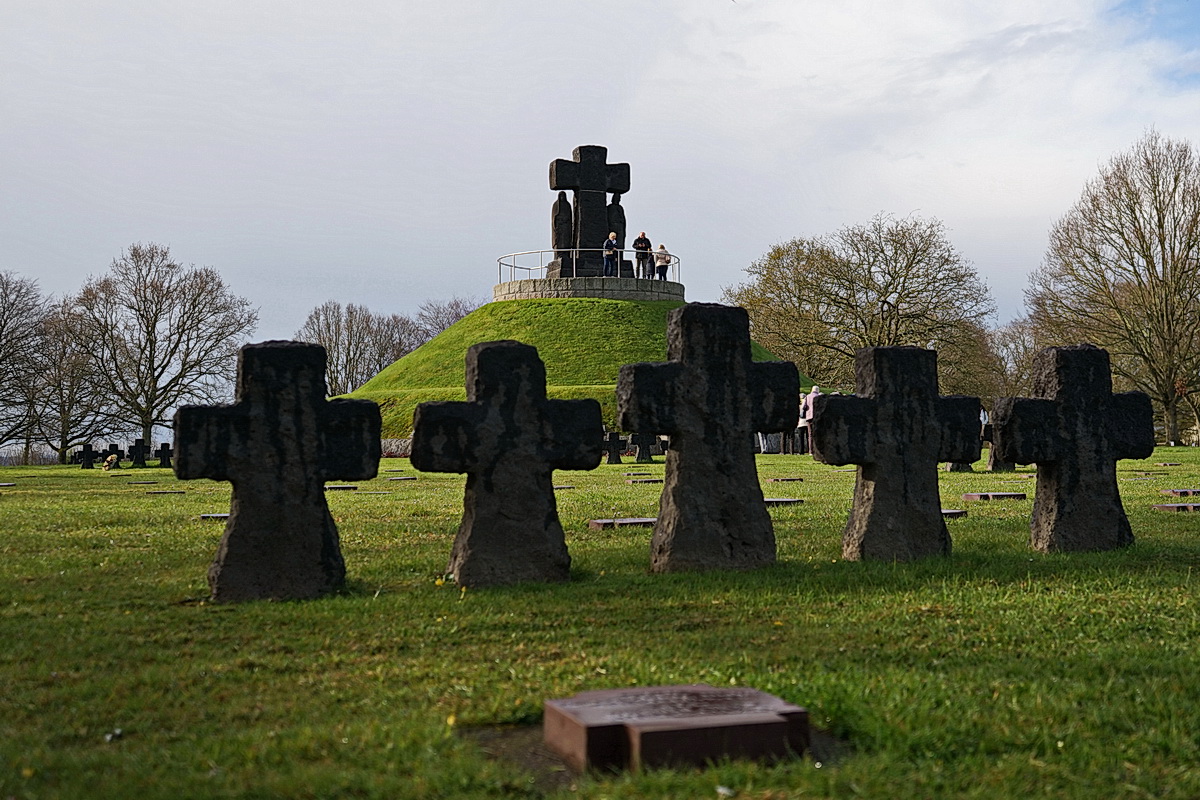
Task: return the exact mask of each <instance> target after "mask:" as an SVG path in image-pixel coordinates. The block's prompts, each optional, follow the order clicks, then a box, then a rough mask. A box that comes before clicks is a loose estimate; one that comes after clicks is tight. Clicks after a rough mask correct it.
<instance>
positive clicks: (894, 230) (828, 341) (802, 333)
mask: <svg viewBox="0 0 1200 800" xmlns="http://www.w3.org/2000/svg"><path fill="white" fill-rule="evenodd" d="M746 272H747V273H748V274H749V275H750V276H751V278H752V279H751V280H750V281H749V282H748V283H744V284H741V285H739V286H736V287H732V288H726V289H725V292H724V299H725V301H726V302H730V303H734V304H737V305H740V306H743V307H744V308H746V310H747V311H748V312H749V313H750V324H751V329H752V332H753V335H754V338H755V340H756V341H758V342H759V343H760V344H762V345H763V346H765V347H767V348H768V349H769V350H771V351H772V352H774V353H775V354H776V355H778V356H780V357H781V358H786V359H789V360H791V361H794V362H795V363H796V365H797V367H799V369H800V371H801V372H804V373H805V374H806V375H808V376H809V377H811V378H812V379H813V380H815V381H817V382H818V383H820V384H821V385H823V386H824V385H830V386H840V387H852V386H853V385H854V353H855V351H856V350H858V349H859V348H862V347H872V346H892V345H901V344H910V345H917V346H921V347H934V348H936V349H938V350H939V354H940V356H939V370H940V373H941V378H942V381H943V385H944V388H946V389H947V390H948V391H964V390H966V389H967V388H970V387H968V386H964V385H960V384H963V383H971V382H973V381H976V379H977V377H978V376H977V375H976V376H975V377H968V376H969V375H974V374H975V372H974V367H973V365H971V364H970V360H971V359H973V358H976V359H977V358H979V357H980V355H979V354H980V353H982V352H984V351H985V350H986V348H984V342H985V339H986V337H985V336H984V335H983V330H984V323H985V321H986V320H987V319H988V318H989V317H990V316H991V315H992V314H993V313H994V309H995V306H994V303H993V301H992V298H991V295H990V294H989V292H988V289H987V286H986V285H985V284H984V283H983V281H982V280H980V278H979V276H978V274H977V273H976V272H975V269H974V268H973V267H972V266H971V264H970V263H969V262H968V261H967V260H966V259H964V258H963V257H962V256H961V255H960V254H959V253H958V251H957V250H955V249H954V246H953V245H952V244H951V243H950V241H949V240H948V238H947V237H946V231H945V227H944V226H943V225H942V223H941V222H940V221H938V220H925V219H919V218H915V217H909V218H905V219H899V220H898V219H895V218H894V217H891V216H889V215H884V214H880V215H877V216H876V217H874V218H873V219H872V220H871V221H870V222H868V223H866V224H863V225H852V226H849V227H846V228H843V229H841V230H840V231H837V232H836V233H834V234H831V235H827V236H821V237H815V238H800V239H793V240H791V241H789V242H785V243H783V244H779V245H776V246H775V247H772V248H771V250H769V251H768V252H767V254H766V255H765V256H764V257H763V258H761V259H759V260H758V261H755V262H754V263H753V264H751V265H750V266H749V267H748V268H747V269H746ZM981 348H983V349H981Z"/></svg>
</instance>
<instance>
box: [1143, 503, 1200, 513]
mask: <svg viewBox="0 0 1200 800" xmlns="http://www.w3.org/2000/svg"><path fill="white" fill-rule="evenodd" d="M1154 508H1156V509H1158V510H1159V511H1200V503H1163V504H1162V505H1157V506H1154Z"/></svg>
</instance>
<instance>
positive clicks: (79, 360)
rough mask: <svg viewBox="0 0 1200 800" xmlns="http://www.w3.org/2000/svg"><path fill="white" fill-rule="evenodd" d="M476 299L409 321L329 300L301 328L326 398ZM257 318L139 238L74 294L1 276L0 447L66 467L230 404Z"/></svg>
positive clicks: (214, 282)
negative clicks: (325, 376) (82, 456)
mask: <svg viewBox="0 0 1200 800" xmlns="http://www.w3.org/2000/svg"><path fill="white" fill-rule="evenodd" d="M479 305H480V303H479V301H476V300H474V299H473V298H459V297H455V298H452V299H451V300H449V301H438V300H430V301H426V302H425V303H423V304H422V305H421V306H420V308H419V310H418V313H417V315H416V317H415V318H409V317H405V316H401V315H398V314H391V315H379V314H372V313H371V312H370V311H369V310H368V309H366V308H365V307H362V306H356V305H353V304H350V305H348V306H345V307H342V306H341V304H340V303H336V302H334V301H330V302H327V303H325V304H323V305H321V306H318V307H317V308H315V309H313V310H312V312H310V314H309V316H308V318H307V319H306V320H305V322H304V325H303V326H302V327H301V329H300V330H299V331H297V333H296V338H297V339H299V340H302V341H310V342H316V343H319V344H323V345H325V346H326V349H327V350H328V352H329V393H330V394H344V393H346V392H350V391H353V390H354V389H355V388H357V387H358V386H360V385H361V384H362V383H364V382H366V381H367V380H368V379H369V378H371V377H372V376H373V375H374V374H375V373H377V372H378V371H379V370H381V369H383V368H384V367H386V366H387V365H389V364H391V363H392V362H393V361H395V360H396V359H397V358H399V357H400V356H402V355H404V354H405V353H407V352H409V351H410V350H413V349H414V348H416V347H418V346H420V345H421V344H423V343H424V342H425V341H428V340H429V339H430V338H432V337H433V336H436V335H437V334H438V333H440V332H441V331H442V330H444V329H445V328H447V327H449V326H450V325H452V324H453V323H454V322H456V321H457V320H458V319H459V318H461V317H463V316H465V315H466V314H467V313H469V312H470V311H472V310H474V308H476V307H478V306H479ZM257 324H258V311H257V309H255V308H253V307H252V306H251V304H250V301H249V300H247V299H245V298H243V297H239V296H237V295H236V294H234V292H233V291H232V290H231V289H230V288H229V287H228V286H227V285H226V284H225V282H224V281H223V280H222V279H221V276H220V275H219V273H218V272H217V271H216V270H215V269H213V268H211V267H196V266H194V265H190V266H185V265H183V264H180V263H179V262H177V261H176V260H175V259H173V258H172V257H171V253H170V249H169V248H168V247H166V246H163V245H159V244H155V243H153V242H151V243H148V244H142V243H138V244H134V245H131V246H130V247H129V248H127V249H126V251H125V252H123V253H122V254H121V255H120V256H119V257H118V258H116V259H114V260H113V262H112V263H111V265H110V266H109V269H108V271H107V272H106V273H105V274H103V275H100V276H96V277H91V278H89V279H88V280H87V281H86V283H85V284H84V286H83V288H82V289H80V291H79V292H78V293H76V294H73V295H69V296H65V297H60V298H55V297H46V296H43V295H42V293H41V292H40V290H39V288H38V285H37V282H36V281H35V280H33V279H32V278H28V277H23V276H21V275H18V274H16V273H15V272H11V271H0V446H6V445H7V446H13V445H14V444H17V445H19V446H21V448H22V450H23V453H22V455H23V460H24V461H25V462H26V463H28V461H29V459H30V456H31V454H32V452H33V450H34V449H35V448H42V447H46V448H49V449H50V450H52V451H54V452H55V453H56V454H57V455H58V459H59V461H60V462H65V461H66V460H67V455H68V453H69V452H70V451H71V450H72V449H74V448H76V447H79V446H80V445H82V444H84V443H86V442H95V441H99V440H103V439H106V438H114V437H117V436H120V435H124V434H128V433H131V432H137V435H140V436H141V437H142V439H144V440H145V441H146V442H151V441H153V438H152V437H153V430H154V428H155V427H156V426H167V425H169V424H170V421H171V417H172V415H173V414H174V411H175V409H176V408H178V407H179V406H180V405H184V404H188V403H199V404H212V403H221V402H228V401H229V399H230V394H231V387H232V381H233V378H234V376H235V374H236V369H237V351H238V348H240V347H241V346H242V345H243V344H245V343H246V341H248V340H249V337H250V336H251V335H252V334H253V333H254V331H255V329H256V328H257Z"/></svg>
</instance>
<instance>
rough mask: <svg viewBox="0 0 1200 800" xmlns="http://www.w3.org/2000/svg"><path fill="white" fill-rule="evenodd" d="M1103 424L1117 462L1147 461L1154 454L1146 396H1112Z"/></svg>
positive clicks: (1152, 428)
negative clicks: (1117, 459) (1120, 460)
mask: <svg viewBox="0 0 1200 800" xmlns="http://www.w3.org/2000/svg"><path fill="white" fill-rule="evenodd" d="M1107 422H1108V435H1109V436H1110V437H1111V441H1112V442H1113V449H1114V450H1115V451H1116V456H1117V458H1149V457H1150V455H1151V454H1152V453H1153V452H1154V409H1153V407H1152V406H1151V405H1150V395H1148V394H1146V393H1145V392H1122V393H1120V394H1114V395H1113V397H1112V406H1111V409H1110V413H1109V414H1108V417H1107Z"/></svg>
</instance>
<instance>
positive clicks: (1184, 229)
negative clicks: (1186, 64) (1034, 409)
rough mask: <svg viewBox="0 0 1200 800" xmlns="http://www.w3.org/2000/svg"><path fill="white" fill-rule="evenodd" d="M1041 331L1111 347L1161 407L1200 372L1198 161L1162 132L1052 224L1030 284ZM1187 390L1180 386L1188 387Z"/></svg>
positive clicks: (1118, 162) (1169, 424)
mask: <svg viewBox="0 0 1200 800" xmlns="http://www.w3.org/2000/svg"><path fill="white" fill-rule="evenodd" d="M1026 301H1027V302H1028V304H1029V307H1030V317H1031V319H1032V321H1033V324H1034V325H1035V327H1036V328H1037V331H1038V335H1039V336H1042V337H1044V338H1046V339H1050V340H1055V341H1057V342H1058V343H1075V342H1082V341H1089V342H1093V343H1094V344H1097V345H1100V346H1101V347H1104V348H1107V349H1108V351H1109V353H1110V354H1111V356H1112V366H1113V371H1114V373H1115V374H1116V375H1118V376H1119V377H1120V378H1121V379H1123V380H1124V382H1126V383H1127V384H1128V385H1130V386H1132V387H1134V388H1137V389H1141V390H1142V391H1144V392H1146V393H1147V394H1149V395H1150V397H1151V399H1152V400H1154V401H1155V403H1157V404H1158V406H1159V407H1160V408H1161V409H1162V412H1163V416H1164V420H1165V427H1166V438H1167V440H1168V441H1170V442H1175V441H1178V440H1179V420H1178V413H1177V411H1178V405H1179V401H1180V400H1181V399H1182V398H1184V397H1186V396H1187V395H1188V394H1189V393H1190V390H1191V389H1192V388H1195V386H1196V381H1197V376H1198V375H1200V159H1198V158H1197V154H1196V151H1195V150H1194V149H1193V147H1192V145H1191V144H1190V143H1189V142H1186V141H1181V140H1174V139H1168V138H1166V137H1163V136H1161V135H1159V134H1158V133H1157V132H1156V131H1150V132H1149V133H1147V134H1146V135H1145V136H1143V137H1142V138H1141V139H1140V140H1139V141H1138V142H1137V143H1136V144H1135V145H1134V146H1133V147H1132V148H1131V149H1130V150H1128V151H1126V152H1123V153H1119V154H1117V155H1116V156H1114V157H1113V158H1112V159H1111V160H1110V161H1109V162H1108V164H1107V165H1105V166H1104V167H1103V168H1101V170H1100V175H1099V176H1098V177H1097V178H1095V179H1094V180H1092V181H1090V182H1089V183H1088V184H1087V185H1086V186H1085V187H1084V190H1083V196H1082V197H1081V198H1080V199H1079V202H1077V203H1076V204H1075V206H1074V207H1073V208H1072V209H1071V210H1070V211H1069V212H1068V213H1067V214H1066V216H1064V217H1063V218H1062V219H1060V220H1059V221H1058V222H1056V223H1055V224H1054V227H1053V228H1051V230H1050V244H1049V248H1048V249H1047V252H1046V257H1045V259H1044V260H1043V262H1042V265H1041V266H1040V267H1039V268H1038V270H1037V271H1036V272H1035V273H1034V274H1033V276H1032V277H1031V280H1030V287H1029V288H1028V289H1027V290H1026ZM1181 390H1182V391H1181Z"/></svg>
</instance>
